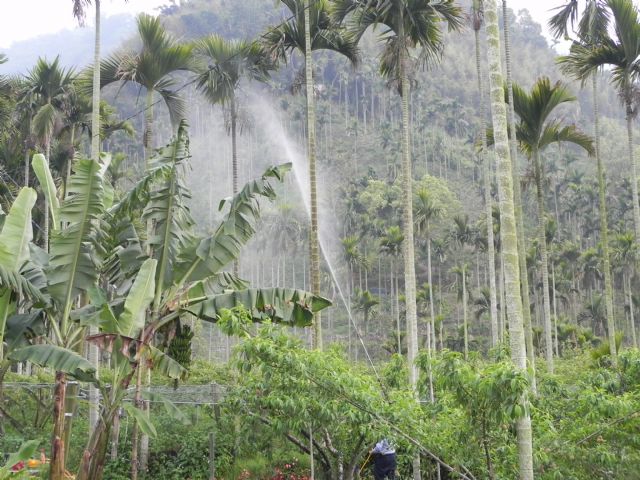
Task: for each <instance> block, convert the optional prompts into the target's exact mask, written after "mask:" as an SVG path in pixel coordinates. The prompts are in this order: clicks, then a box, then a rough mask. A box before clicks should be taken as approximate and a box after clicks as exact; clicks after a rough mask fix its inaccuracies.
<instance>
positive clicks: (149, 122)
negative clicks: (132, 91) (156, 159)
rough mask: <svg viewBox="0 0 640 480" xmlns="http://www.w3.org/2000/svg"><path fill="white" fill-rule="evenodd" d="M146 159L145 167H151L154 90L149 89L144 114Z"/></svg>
mask: <svg viewBox="0 0 640 480" xmlns="http://www.w3.org/2000/svg"><path fill="white" fill-rule="evenodd" d="M143 143H144V161H145V168H147V169H148V168H149V159H150V158H151V154H152V153H153V90H152V89H148V90H147V100H146V107H145V114H144V140H143Z"/></svg>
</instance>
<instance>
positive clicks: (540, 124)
mask: <svg viewBox="0 0 640 480" xmlns="http://www.w3.org/2000/svg"><path fill="white" fill-rule="evenodd" d="M575 100H576V97H574V96H573V95H572V94H571V92H570V91H569V89H568V88H567V86H566V85H565V84H563V83H562V82H556V83H555V84H553V85H552V84H551V80H549V78H547V77H542V78H540V79H538V81H537V82H536V83H535V84H534V86H533V88H532V89H531V93H527V92H526V91H524V90H523V89H522V88H521V87H520V86H518V85H516V84H514V85H513V106H514V109H515V112H516V114H517V115H518V117H519V119H520V121H519V122H518V124H517V126H516V137H517V139H518V142H519V143H520V148H521V149H522V151H523V152H524V153H525V154H527V156H529V157H531V156H532V154H533V152H534V151H536V150H537V151H542V150H544V149H545V148H546V147H547V146H549V145H550V144H552V143H557V142H568V143H573V144H575V145H578V146H579V147H582V148H583V149H585V150H586V151H587V153H588V154H589V155H593V154H594V148H593V140H592V139H591V137H589V136H588V135H586V134H585V133H583V132H581V131H580V130H579V129H578V128H577V127H576V126H575V125H565V126H563V125H562V122H561V121H560V120H557V119H551V118H550V117H551V115H552V113H553V112H554V110H555V109H556V108H557V107H558V106H560V105H562V104H564V103H569V102H573V101H575Z"/></svg>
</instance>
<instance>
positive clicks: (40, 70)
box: [25, 57, 75, 250]
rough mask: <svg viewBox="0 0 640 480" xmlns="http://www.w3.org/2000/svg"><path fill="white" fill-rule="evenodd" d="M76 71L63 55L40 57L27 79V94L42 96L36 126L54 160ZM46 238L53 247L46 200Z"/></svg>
mask: <svg viewBox="0 0 640 480" xmlns="http://www.w3.org/2000/svg"><path fill="white" fill-rule="evenodd" d="M74 78H75V74H74V73H73V70H67V69H65V68H63V67H62V66H61V65H60V57H56V58H55V60H53V62H49V61H48V60H46V59H43V58H39V59H38V61H37V62H36V65H35V67H33V69H32V70H31V71H30V72H29V74H28V75H27V77H26V79H25V83H26V85H27V91H26V92H25V94H26V95H34V96H36V97H37V99H38V103H39V108H38V110H37V112H36V113H35V116H34V117H33V122H32V129H33V132H34V134H35V135H36V137H37V138H38V140H39V143H40V145H41V146H42V147H43V148H44V152H45V159H46V161H47V162H49V161H50V156H51V142H52V140H53V136H54V130H55V126H56V122H57V121H58V120H59V119H60V118H61V116H62V114H63V110H64V102H65V97H66V96H67V95H68V94H69V93H70V91H71V90H72V89H73V81H74ZM43 237H44V241H43V244H44V247H45V250H48V248H49V208H48V206H47V204H46V200H45V210H44V225H43Z"/></svg>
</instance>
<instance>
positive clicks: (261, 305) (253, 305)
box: [184, 288, 331, 326]
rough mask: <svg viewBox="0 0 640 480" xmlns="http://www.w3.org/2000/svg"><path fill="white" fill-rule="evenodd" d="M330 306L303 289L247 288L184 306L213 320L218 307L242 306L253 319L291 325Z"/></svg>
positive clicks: (305, 322)
mask: <svg viewBox="0 0 640 480" xmlns="http://www.w3.org/2000/svg"><path fill="white" fill-rule="evenodd" d="M330 305H331V302H330V301H329V300H327V299H326V298H323V297H319V296H317V295H314V294H312V293H309V292H305V291H303V290H293V289H284V288H265V289H249V290H242V291H239V292H231V293H224V294H220V295H211V296H208V297H207V298H206V299H205V300H200V301H197V303H195V304H193V305H189V306H187V307H185V308H184V310H185V311H187V312H189V313H191V314H193V315H195V316H196V317H198V318H200V319H201V320H206V321H209V322H216V321H217V320H218V319H219V317H220V315H221V314H222V310H225V309H227V310H231V309H233V308H234V307H238V306H243V307H245V308H246V309H247V310H248V311H249V312H250V313H251V317H252V319H253V321H254V322H263V321H265V320H270V321H274V322H279V323H287V324H289V325H293V326H308V325H311V322H312V320H313V314H314V313H316V312H319V311H320V310H323V309H325V308H327V307H329V306H330Z"/></svg>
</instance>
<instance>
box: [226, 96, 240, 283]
mask: <svg viewBox="0 0 640 480" xmlns="http://www.w3.org/2000/svg"><path fill="white" fill-rule="evenodd" d="M229 106H230V108H231V170H232V179H233V180H232V186H231V188H232V192H233V196H234V197H235V196H236V194H237V193H238V145H237V123H238V118H237V117H238V111H237V110H238V107H237V105H236V98H235V95H233V94H232V95H231V101H230V104H229ZM233 274H234V275H235V276H236V277H239V276H240V262H239V261H238V259H236V260H235V261H234V262H233Z"/></svg>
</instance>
